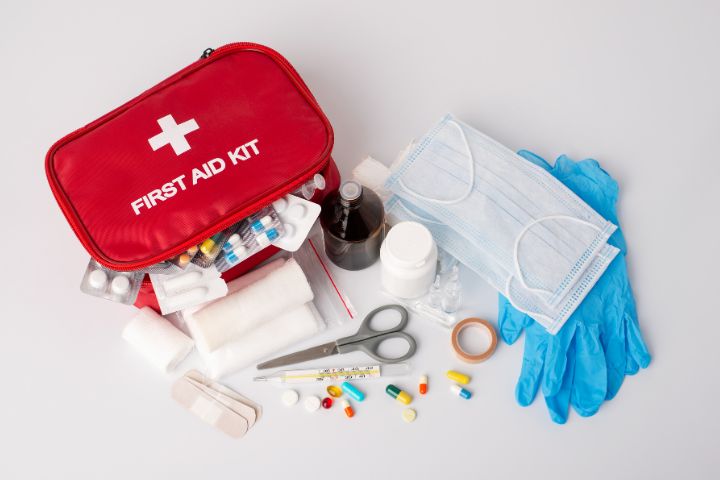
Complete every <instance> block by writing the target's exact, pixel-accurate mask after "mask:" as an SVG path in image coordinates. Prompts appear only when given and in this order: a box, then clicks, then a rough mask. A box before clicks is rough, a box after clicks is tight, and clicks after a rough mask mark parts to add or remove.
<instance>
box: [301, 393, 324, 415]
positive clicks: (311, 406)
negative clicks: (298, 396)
mask: <svg viewBox="0 0 720 480" xmlns="http://www.w3.org/2000/svg"><path fill="white" fill-rule="evenodd" d="M303 405H305V410H307V411H308V412H314V411H315V410H317V409H318V408H320V398H319V397H316V396H315V395H310V396H309V397H307V398H306V399H305V401H304V402H303Z"/></svg>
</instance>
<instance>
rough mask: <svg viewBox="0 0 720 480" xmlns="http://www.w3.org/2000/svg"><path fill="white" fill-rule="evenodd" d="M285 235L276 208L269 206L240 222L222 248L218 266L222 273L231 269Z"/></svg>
mask: <svg viewBox="0 0 720 480" xmlns="http://www.w3.org/2000/svg"><path fill="white" fill-rule="evenodd" d="M283 235H285V229H284V227H283V223H282V222H281V221H280V217H279V216H278V214H277V212H276V211H275V208H273V207H272V206H270V205H269V206H267V207H264V208H263V209H261V210H260V211H258V212H256V213H254V214H252V215H250V216H249V217H247V218H246V219H245V220H243V221H242V222H240V224H239V227H238V228H237V229H236V230H235V232H233V233H232V235H230V236H229V237H228V239H227V241H226V242H225V244H224V245H223V247H222V250H223V252H222V255H221V256H219V257H218V259H217V262H216V266H217V268H218V270H219V271H220V272H224V271H226V270H229V269H231V268H232V267H234V266H235V265H237V264H238V263H240V262H242V261H243V260H245V259H246V258H248V257H250V256H251V255H254V254H256V253H257V252H259V251H260V250H262V249H264V248H266V247H267V246H268V245H270V244H271V243H272V242H273V241H276V240H278V239H279V238H282V237H283Z"/></svg>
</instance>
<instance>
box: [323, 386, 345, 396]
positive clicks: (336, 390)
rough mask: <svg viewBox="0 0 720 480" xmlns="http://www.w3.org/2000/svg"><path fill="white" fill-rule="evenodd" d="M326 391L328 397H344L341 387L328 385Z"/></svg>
mask: <svg viewBox="0 0 720 480" xmlns="http://www.w3.org/2000/svg"><path fill="white" fill-rule="evenodd" d="M326 390H327V392H328V395H330V396H331V397H335V398H338V397H339V396H340V395H342V390H340V387H338V386H337V385H328V387H327V389H326Z"/></svg>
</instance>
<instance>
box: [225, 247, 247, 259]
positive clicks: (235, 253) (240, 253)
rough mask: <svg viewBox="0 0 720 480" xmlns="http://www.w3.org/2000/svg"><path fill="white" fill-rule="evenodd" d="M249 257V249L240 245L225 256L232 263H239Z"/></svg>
mask: <svg viewBox="0 0 720 480" xmlns="http://www.w3.org/2000/svg"><path fill="white" fill-rule="evenodd" d="M246 256H247V247H245V246H244V245H238V246H237V247H235V249H234V250H231V251H229V252H227V253H226V254H225V259H226V260H227V261H228V262H230V263H237V262H239V261H240V260H243V259H245V257H246Z"/></svg>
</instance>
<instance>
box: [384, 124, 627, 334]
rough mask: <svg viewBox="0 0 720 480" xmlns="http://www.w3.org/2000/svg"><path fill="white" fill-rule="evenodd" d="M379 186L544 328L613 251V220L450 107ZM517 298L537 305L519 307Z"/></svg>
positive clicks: (565, 310) (568, 308)
mask: <svg viewBox="0 0 720 480" xmlns="http://www.w3.org/2000/svg"><path fill="white" fill-rule="evenodd" d="M386 187H387V188H388V189H389V190H390V191H391V192H392V193H393V194H395V195H396V196H397V197H399V198H400V199H401V200H402V201H403V203H404V204H405V205H406V206H407V205H411V206H414V207H415V208H416V209H417V211H418V212H424V213H425V214H426V215H427V216H428V218H433V219H442V222H443V223H444V224H445V225H446V226H447V227H449V229H450V230H451V231H452V232H453V233H454V234H455V235H459V236H461V237H463V242H461V243H462V244H463V245H464V246H465V247H464V248H470V249H472V250H473V252H474V253H472V255H476V256H474V257H473V263H474V264H475V265H476V266H477V267H478V269H479V270H481V271H483V272H484V273H481V275H482V276H483V277H485V278H486V279H488V281H490V283H491V284H492V285H494V286H496V288H498V290H499V291H501V292H503V293H506V294H507V295H508V298H509V299H510V300H511V301H512V302H513V303H514V304H516V306H517V307H518V308H520V309H523V311H526V312H527V313H528V314H530V315H531V316H533V318H535V319H536V320H538V321H539V322H540V323H541V324H543V325H545V326H546V328H548V330H549V331H551V332H555V331H557V330H558V329H559V328H560V326H561V325H562V323H563V322H564V319H566V318H567V317H568V316H569V314H570V313H572V311H573V310H574V308H575V307H576V306H577V304H578V303H579V302H580V300H582V298H584V295H585V294H586V293H587V291H588V290H590V288H591V287H592V286H593V285H594V284H595V282H596V281H597V279H598V278H599V276H600V275H601V274H602V272H603V271H604V270H605V268H607V265H608V263H609V262H610V261H611V260H612V258H613V257H614V256H615V254H616V253H617V251H616V250H614V248H613V247H611V246H609V245H607V239H608V237H609V236H610V234H612V232H613V231H614V230H615V229H616V228H617V227H616V226H615V225H613V224H612V223H610V222H607V221H606V220H605V219H603V218H602V217H601V216H600V215H598V214H597V213H596V212H595V211H594V210H592V209H591V208H590V207H589V206H588V205H587V204H585V203H584V202H583V201H582V200H581V199H580V198H579V197H577V196H576V195H575V194H574V193H572V192H571V191H570V190H569V189H567V188H566V187H565V186H564V185H562V184H561V183H560V182H558V181H557V180H555V179H554V178H553V177H552V176H551V175H549V174H548V173H547V172H545V171H544V170H542V169H541V168H539V167H537V166H536V165H533V164H532V163H530V162H528V161H526V160H525V159H523V158H521V157H519V156H518V155H516V154H515V153H514V152H512V151H510V150H509V149H507V148H506V147H504V146H502V145H500V144H499V143H497V142H495V141H494V140H492V139H490V138H488V137H487V136H485V135H483V134H482V133H480V132H478V131H476V130H474V129H472V128H471V127H469V126H467V125H465V124H462V123H461V122H459V121H457V120H455V119H454V118H453V117H451V116H449V115H448V116H447V117H445V118H444V119H443V120H442V121H441V122H440V123H439V124H438V125H437V126H436V127H435V128H433V129H432V131H431V132H430V133H429V134H428V135H427V136H426V137H425V138H423V139H422V140H421V141H420V142H419V143H418V145H417V147H416V148H415V149H414V150H413V151H411V152H410V154H409V155H408V156H407V157H406V158H405V160H403V161H402V162H400V163H399V164H398V165H396V167H395V169H394V171H393V173H392V174H391V176H390V178H389V179H388V181H387V182H386ZM426 226H427V225H426ZM436 241H437V239H436ZM438 245H440V246H441V247H442V244H441V242H440V241H438ZM465 256H467V255H465ZM461 260H462V259H461ZM480 267H481V268H480ZM513 294H515V295H516V297H513ZM518 296H519V297H518ZM520 297H522V298H520ZM523 299H532V301H529V302H528V304H532V305H535V307H536V308H537V309H536V310H534V311H533V310H529V309H526V308H523V305H521V303H523V302H522V300H523ZM542 312H554V313H553V315H551V316H547V315H545V314H544V313H542Z"/></svg>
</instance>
